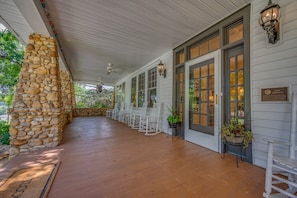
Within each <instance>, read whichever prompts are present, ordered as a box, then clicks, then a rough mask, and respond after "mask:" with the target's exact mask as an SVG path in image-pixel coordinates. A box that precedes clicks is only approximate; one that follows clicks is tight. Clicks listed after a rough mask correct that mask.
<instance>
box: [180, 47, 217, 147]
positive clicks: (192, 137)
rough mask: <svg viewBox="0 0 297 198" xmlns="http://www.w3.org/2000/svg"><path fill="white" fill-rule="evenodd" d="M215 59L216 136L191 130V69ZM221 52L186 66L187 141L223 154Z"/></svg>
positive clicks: (200, 58) (199, 58) (207, 55)
mask: <svg viewBox="0 0 297 198" xmlns="http://www.w3.org/2000/svg"><path fill="white" fill-rule="evenodd" d="M212 58H213V59H214V73H215V82H214V86H215V87H214V92H215V98H214V105H215V106H214V112H215V113H214V117H215V118H214V136H211V135H208V134H205V133H201V132H198V131H194V130H191V129H189V89H188V87H189V83H190V80H189V79H190V78H189V68H190V66H192V65H195V64H197V63H200V62H204V61H206V60H209V59H212ZM221 98H222V93H221V50H216V51H214V52H211V53H208V54H206V55H204V56H201V57H198V58H196V59H193V60H190V61H187V62H186V64H185V123H184V124H185V125H184V126H185V140H187V141H190V142H193V143H195V144H198V145H200V146H203V147H206V148H208V149H210V150H213V151H216V152H221V135H220V129H221V111H222V110H221V109H222V108H221V105H222V102H221Z"/></svg>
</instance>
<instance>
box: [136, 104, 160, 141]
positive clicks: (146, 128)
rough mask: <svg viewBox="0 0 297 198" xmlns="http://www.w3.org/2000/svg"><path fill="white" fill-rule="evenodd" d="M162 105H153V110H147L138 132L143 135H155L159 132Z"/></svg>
mask: <svg viewBox="0 0 297 198" xmlns="http://www.w3.org/2000/svg"><path fill="white" fill-rule="evenodd" d="M162 107H163V104H162V103H155V104H154V106H153V108H149V109H148V113H147V115H146V116H144V117H142V119H141V120H140V127H139V132H145V135H157V134H159V133H160V132H161V129H160V128H161V127H160V126H161V115H162Z"/></svg>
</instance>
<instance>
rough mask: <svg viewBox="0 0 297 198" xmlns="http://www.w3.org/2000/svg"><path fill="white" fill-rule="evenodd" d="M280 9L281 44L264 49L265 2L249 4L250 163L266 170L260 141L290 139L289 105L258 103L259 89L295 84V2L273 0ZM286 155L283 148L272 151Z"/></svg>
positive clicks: (296, 19)
mask: <svg viewBox="0 0 297 198" xmlns="http://www.w3.org/2000/svg"><path fill="white" fill-rule="evenodd" d="M273 3H278V4H279V5H280V7H281V20H280V23H281V31H282V33H281V42H280V44H276V45H273V46H268V47H267V46H266V43H265V41H266V37H267V35H266V32H265V31H264V30H263V29H262V28H261V27H260V26H259V23H258V18H259V13H260V11H261V10H262V9H263V8H264V7H265V6H266V5H267V1H263V0H254V1H252V9H251V12H252V14H251V16H252V19H251V86H252V87H251V88H252V90H251V91H252V92H251V93H252V96H251V100H252V131H253V132H254V134H255V140H254V142H253V158H254V159H253V161H254V164H255V165H258V166H261V167H266V159H267V143H266V142H265V141H264V140H263V139H277V140H284V141H288V140H289V135H290V124H291V123H290V120H291V103H290V102H261V94H260V90H261V88H269V87H278V86H289V87H290V86H291V85H296V84H297V14H296V12H297V1H296V0H278V1H277V0H274V1H273ZM275 152H276V153H278V154H279V155H287V154H288V149H287V148H286V147H285V146H278V147H276V150H275Z"/></svg>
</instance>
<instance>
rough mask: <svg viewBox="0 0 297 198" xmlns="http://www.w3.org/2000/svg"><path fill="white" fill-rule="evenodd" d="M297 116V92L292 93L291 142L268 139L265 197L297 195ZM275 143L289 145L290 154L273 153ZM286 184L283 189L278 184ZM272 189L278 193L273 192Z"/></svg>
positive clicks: (296, 197)
mask: <svg viewBox="0 0 297 198" xmlns="http://www.w3.org/2000/svg"><path fill="white" fill-rule="evenodd" d="M296 116H297V93H295V92H294V93H292V116H291V117H292V118H291V130H290V142H281V141H273V140H267V141H268V158H267V167H266V177H265V192H264V193H263V197H266V198H268V197H295V198H297V196H296V195H295V193H296V192H297V159H296V157H295V149H296V148H295V145H296V132H297V131H296V130H297V128H296V122H297V119H296ZM274 144H282V145H287V146H289V156H288V157H279V156H275V155H273V146H274ZM279 184H286V185H287V186H288V188H287V189H282V188H280V187H279V186H278V185H279ZM272 190H275V191H277V192H278V193H277V194H272Z"/></svg>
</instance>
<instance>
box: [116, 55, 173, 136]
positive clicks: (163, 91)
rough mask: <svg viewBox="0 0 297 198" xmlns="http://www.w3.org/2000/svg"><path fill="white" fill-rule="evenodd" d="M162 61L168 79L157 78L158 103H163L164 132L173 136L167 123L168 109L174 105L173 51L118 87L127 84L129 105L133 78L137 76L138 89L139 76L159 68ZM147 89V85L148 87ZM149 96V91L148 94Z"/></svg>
mask: <svg viewBox="0 0 297 198" xmlns="http://www.w3.org/2000/svg"><path fill="white" fill-rule="evenodd" d="M160 60H161V61H162V63H163V64H164V65H165V66H166V78H164V77H163V76H160V75H159V72H158V74H157V75H158V76H157V101H158V102H163V104H164V106H163V118H162V120H163V121H162V131H164V132H166V133H169V134H171V130H170V129H169V128H168V123H167V120H166V118H167V116H168V114H169V112H168V107H170V106H171V105H172V80H173V76H172V75H173V74H172V72H173V71H172V67H173V62H172V61H173V55H172V51H169V52H167V53H165V54H164V55H162V56H160V57H159V58H157V59H155V60H153V61H151V62H150V63H148V64H147V65H144V66H143V67H142V68H140V69H139V70H137V71H135V72H134V73H132V74H130V75H129V76H127V77H126V78H124V79H122V80H120V81H119V82H117V83H116V85H120V84H122V83H123V82H125V83H126V86H125V103H126V104H129V103H130V102H131V101H130V100H131V80H132V78H133V77H135V76H137V87H138V75H139V74H142V73H143V72H146V73H147V72H148V70H150V69H152V68H154V67H157V65H158V64H159V62H160ZM145 83H146V84H147V75H146V79H145ZM146 87H147V85H146ZM145 94H147V90H146V93H145Z"/></svg>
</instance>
